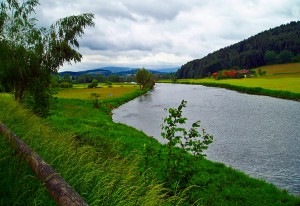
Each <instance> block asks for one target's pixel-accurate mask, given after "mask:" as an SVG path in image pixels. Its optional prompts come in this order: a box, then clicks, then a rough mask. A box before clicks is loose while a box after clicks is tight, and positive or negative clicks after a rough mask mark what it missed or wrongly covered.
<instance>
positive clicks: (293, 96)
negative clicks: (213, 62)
mask: <svg viewBox="0 0 300 206" xmlns="http://www.w3.org/2000/svg"><path fill="white" fill-rule="evenodd" d="M246 81H247V80H246ZM250 81H252V82H254V81H255V79H254V80H250ZM258 81H263V80H261V79H259V80H258ZM273 81H274V80H273ZM275 81H276V80H275ZM275 81H274V82H272V84H276V82H275ZM286 81H287V82H289V83H291V82H295V84H294V85H295V87H297V88H296V89H297V91H298V87H299V85H300V78H296V79H294V81H292V79H287V80H286ZM159 82H160V83H171V81H170V80H160V81H159ZM244 82H245V81H244ZM240 83H241V80H230V81H228V80H227V81H226V80H212V79H180V80H178V81H177V82H176V84H193V85H202V86H207V87H219V88H224V89H229V90H233V91H238V92H241V93H246V94H255V95H264V96H270V97H276V98H281V99H288V100H295V101H300V93H298V92H291V91H284V90H280V89H276V90H273V89H266V88H263V87H257V86H255V85H257V84H255V82H254V83H252V84H250V85H249V86H241V85H240ZM277 83H278V84H284V82H282V81H281V82H279V81H278V82H277ZM242 85H247V84H242Z"/></svg>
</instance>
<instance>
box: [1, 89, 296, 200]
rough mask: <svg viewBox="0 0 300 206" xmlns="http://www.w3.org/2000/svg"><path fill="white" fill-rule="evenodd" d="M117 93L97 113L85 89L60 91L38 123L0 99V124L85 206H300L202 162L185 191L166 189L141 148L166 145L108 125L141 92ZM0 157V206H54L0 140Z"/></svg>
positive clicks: (254, 182)
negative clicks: (114, 110)
mask: <svg viewBox="0 0 300 206" xmlns="http://www.w3.org/2000/svg"><path fill="white" fill-rule="evenodd" d="M114 87H115V86H113V88H114ZM121 88H122V89H123V90H122V92H121V90H118V91H119V96H118V97H115V98H111V97H108V96H107V97H105V98H103V99H101V101H100V103H101V106H100V109H96V108H94V107H93V104H92V103H91V101H90V100H89V99H88V98H87V97H88V96H89V95H90V92H91V91H90V90H88V89H63V90H60V91H59V92H58V94H57V96H58V102H57V105H56V107H54V109H53V110H52V111H51V115H50V116H49V117H48V118H47V119H41V118H38V117H36V116H35V115H33V114H32V113H31V112H29V111H27V110H24V109H23V108H22V107H21V106H20V105H19V104H18V103H16V102H15V101H13V99H12V97H11V96H10V95H7V94H2V95H0V122H3V123H4V124H6V125H7V127H9V128H10V129H12V130H13V131H15V132H16V133H17V134H18V135H19V136H20V137H22V138H23V139H24V141H25V142H27V144H29V145H30V146H31V147H32V148H33V149H34V150H35V151H37V152H38V153H39V154H40V155H41V156H42V157H43V158H44V159H45V160H46V161H47V162H48V163H50V164H51V165H52V166H53V167H54V169H56V170H57V171H58V172H59V173H60V174H61V175H62V176H63V177H64V178H65V180H66V181H67V182H69V183H70V185H71V186H73V187H74V188H75V190H76V191H77V192H78V193H79V194H80V195H81V196H82V197H83V198H84V199H85V200H86V201H87V202H88V203H89V204H90V205H193V204H194V205H299V204H300V199H299V198H296V197H294V196H291V195H289V194H288V193H287V192H286V191H282V190H279V189H277V188H276V187H275V186H274V185H272V184H269V183H266V182H264V181H262V180H257V179H253V178H250V177H248V176H247V175H245V174H243V173H241V172H238V171H236V170H234V169H231V168H228V167H226V166H225V165H223V164H219V163H213V162H211V161H208V160H206V159H202V158H196V159H192V162H193V167H195V168H196V169H197V171H198V172H196V173H195V174H194V175H193V176H191V177H190V179H189V180H188V183H187V185H186V189H183V188H181V189H180V190H177V191H172V190H170V188H167V187H165V186H164V184H163V182H162V181H161V173H162V171H163V168H164V164H162V163H159V164H157V162H150V163H149V164H150V167H149V168H148V169H147V170H146V171H145V170H144V160H145V159H144V158H145V145H149V144H150V142H151V145H152V147H153V148H155V151H161V153H160V155H162V156H164V155H166V149H167V148H166V146H164V145H161V144H159V143H158V142H157V141H156V140H153V139H152V138H150V137H148V136H146V135H145V134H144V133H143V132H141V131H138V130H136V129H134V128H132V127H129V126H126V125H124V124H118V123H114V122H112V118H111V115H110V113H111V108H114V107H118V106H119V105H120V104H123V103H124V102H127V101H129V100H131V99H133V98H135V97H137V96H138V95H141V94H142V93H143V92H142V91H140V90H138V89H137V87H133V86H132V87H126V86H123V87H121V86H119V87H116V89H121ZM109 89H111V88H99V90H107V91H111V90H109ZM95 90H97V91H98V89H95ZM93 91H94V90H93ZM103 92H104V91H103ZM78 93H81V95H80V96H79V95H78ZM107 93H108V92H107ZM83 94H85V95H83ZM67 96H68V97H67ZM103 96H104V95H103ZM61 97H63V98H61ZM0 155H1V156H0V181H1V182H0V183H1V184H0V197H1V199H0V205H55V203H54V201H53V200H52V199H51V197H50V196H49V195H48V194H47V191H46V190H45V188H44V187H43V184H42V183H40V182H39V181H38V179H37V178H36V177H35V175H34V174H33V173H32V171H31V170H30V169H29V167H28V166H27V165H26V164H25V163H24V161H22V160H20V157H18V156H16V155H15V154H14V152H13V151H12V150H11V148H10V146H9V145H8V143H7V142H6V140H5V139H3V138H2V137H1V141H0ZM191 158H192V157H191ZM152 164H153V165H152ZM155 165H156V166H155ZM157 165H158V166H159V167H158V168H157Z"/></svg>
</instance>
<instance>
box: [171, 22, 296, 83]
mask: <svg viewBox="0 0 300 206" xmlns="http://www.w3.org/2000/svg"><path fill="white" fill-rule="evenodd" d="M298 61H300V21H297V22H291V23H289V24H286V25H281V26H279V27H276V28H274V29H269V30H267V31H264V32H261V33H259V34H257V35H255V36H252V37H250V38H248V39H246V40H243V41H241V42H239V43H236V44H233V45H231V46H228V47H225V48H222V49H220V50H218V51H215V52H213V53H211V54H208V55H207V56H206V57H204V58H202V59H196V60H193V61H190V62H188V63H186V64H185V65H183V66H182V67H181V68H180V69H179V70H178V72H177V77H178V78H201V77H206V76H209V75H210V74H212V73H214V72H217V71H220V70H223V69H239V68H243V69H250V68H255V67H259V66H264V65H267V64H278V63H288V62H298Z"/></svg>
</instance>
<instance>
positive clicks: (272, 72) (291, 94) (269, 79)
mask: <svg viewBox="0 0 300 206" xmlns="http://www.w3.org/2000/svg"><path fill="white" fill-rule="evenodd" d="M259 68H260V69H262V70H264V71H267V75H266V76H262V77H256V78H243V79H222V80H215V79H213V78H204V79H178V81H177V82H178V83H182V84H200V85H204V86H214V87H222V88H226V89H231V90H236V91H240V92H245V93H249V94H259V95H267V96H273V97H279V98H284V99H292V100H300V63H290V64H279V65H268V66H264V67H259ZM259 68H256V69H255V70H258V69H259ZM160 82H165V83H170V82H171V81H170V80H162V81H160Z"/></svg>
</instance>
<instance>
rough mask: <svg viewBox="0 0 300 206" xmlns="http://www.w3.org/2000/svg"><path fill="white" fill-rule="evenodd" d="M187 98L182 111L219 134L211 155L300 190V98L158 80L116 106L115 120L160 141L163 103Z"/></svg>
mask: <svg viewBox="0 0 300 206" xmlns="http://www.w3.org/2000/svg"><path fill="white" fill-rule="evenodd" d="M183 99H184V100H187V101H188V103H187V107H186V108H185V109H184V112H183V115H184V116H186V117H187V118H188V119H189V121H190V123H192V122H195V121H197V120H201V123H202V124H201V126H202V127H203V128H204V129H205V130H206V131H207V132H208V133H209V134H211V135H213V136H214V143H213V144H211V145H210V146H209V149H208V151H207V152H206V153H207V158H208V159H210V160H213V161H217V162H222V163H225V164H226V165H228V166H231V167H234V168H236V169H238V170H241V171H244V172H245V173H247V174H249V175H250V176H252V177H256V178H261V179H265V180H267V181H269V182H272V183H273V184H275V185H277V186H279V187H281V188H283V189H287V190H288V191H289V192H290V193H293V194H299V193H300V103H299V102H295V101H290V100H283V99H276V98H272V97H266V96H256V95H248V94H241V93H238V92H234V91H230V90H225V89H219V88H212V87H204V86H198V85H176V84H175V85H174V84H157V86H156V88H155V90H153V91H152V92H149V93H147V94H146V95H144V96H141V97H139V98H137V99H135V100H133V101H130V102H129V103H127V104H125V105H122V106H121V107H119V108H118V109H116V110H114V111H113V113H114V114H113V120H114V121H115V122H122V123H125V124H127V125H130V126H133V127H135V128H137V129H139V130H142V131H144V132H145V133H146V134H148V135H150V136H153V137H154V138H156V139H157V140H159V141H160V142H161V143H165V141H164V140H163V139H162V138H161V136H160V133H161V124H162V122H163V118H164V117H165V116H167V112H166V111H164V108H169V107H178V105H179V104H180V102H181V100H183Z"/></svg>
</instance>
